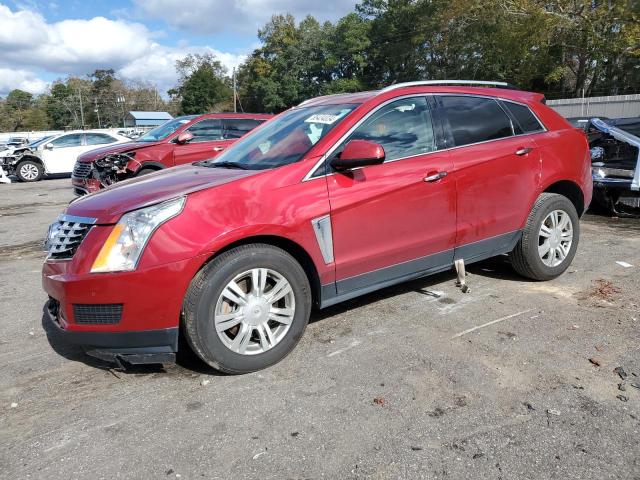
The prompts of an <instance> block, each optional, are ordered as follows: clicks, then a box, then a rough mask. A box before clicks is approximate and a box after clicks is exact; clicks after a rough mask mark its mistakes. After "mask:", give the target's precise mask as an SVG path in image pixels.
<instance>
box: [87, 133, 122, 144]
mask: <svg viewBox="0 0 640 480" xmlns="http://www.w3.org/2000/svg"><path fill="white" fill-rule="evenodd" d="M84 136H85V140H86V142H87V145H105V144H107V143H113V142H115V141H116V139H115V138H113V137H112V136H110V135H107V134H105V133H85V134H84Z"/></svg>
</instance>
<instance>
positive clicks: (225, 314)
mask: <svg viewBox="0 0 640 480" xmlns="http://www.w3.org/2000/svg"><path fill="white" fill-rule="evenodd" d="M310 313H311V288H310V286H309V279H308V278H307V275H306V273H305V271H304V269H303V268H302V267H301V266H300V264H299V263H298V262H297V261H296V260H295V259H294V258H293V257H292V256H291V255H289V254H288V253H287V252H285V251H284V250H282V249H280V248H278V247H275V246H273V245H266V244H251V245H242V246H239V247H236V248H233V249H231V250H228V251H226V252H224V253H222V254H220V255H219V256H218V257H216V258H214V259H213V260H212V261H211V262H209V263H208V264H207V265H205V266H204V267H203V269H202V270H201V271H200V272H198V274H197V275H196V276H195V277H194V279H193V280H192V281H191V285H190V286H189V289H188V290H187V294H186V296H185V299H184V304H183V327H184V332H185V334H186V337H187V340H188V342H189V345H190V346H191V348H192V350H193V351H194V352H195V353H196V354H197V355H198V356H199V357H200V358H201V359H202V360H204V361H205V362H206V363H208V364H209V365H211V366H212V367H214V368H217V369H218V370H221V371H223V372H227V373H247V372H252V371H255V370H260V369H262V368H266V367H268V366H270V365H273V364H274V363H276V362H279V361H280V360H282V359H283V358H284V357H285V356H286V355H287V354H288V353H289V352H291V350H293V348H294V347H295V346H296V344H297V343H298V341H299V340H300V337H301V336H302V334H303V332H304V330H305V328H306V326H307V323H308V321H309V315H310Z"/></svg>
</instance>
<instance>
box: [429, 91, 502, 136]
mask: <svg viewBox="0 0 640 480" xmlns="http://www.w3.org/2000/svg"><path fill="white" fill-rule="evenodd" d="M440 101H441V102H442V110H443V113H444V115H445V117H446V118H447V119H448V120H449V126H450V127H451V134H452V135H453V141H454V142H455V146H456V147H459V146H461V145H469V144H472V143H479V142H486V141H487V140H496V139H498V138H504V137H510V136H512V135H513V128H512V126H511V120H509V117H508V116H507V114H506V113H504V111H503V110H502V108H500V105H498V102H496V101H495V100H493V99H491V98H479V97H468V96H442V97H440Z"/></svg>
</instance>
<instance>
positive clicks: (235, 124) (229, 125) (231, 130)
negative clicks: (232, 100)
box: [222, 118, 263, 139]
mask: <svg viewBox="0 0 640 480" xmlns="http://www.w3.org/2000/svg"><path fill="white" fill-rule="evenodd" d="M262 122H263V120H254V119H252V118H225V119H224V120H223V121H222V123H223V125H224V138H226V139H234V138H240V137H244V136H245V135H246V134H247V133H249V132H250V131H251V130H253V129H254V128H256V127H257V126H258V125H260V124H261V123H262Z"/></svg>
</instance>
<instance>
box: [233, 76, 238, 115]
mask: <svg viewBox="0 0 640 480" xmlns="http://www.w3.org/2000/svg"><path fill="white" fill-rule="evenodd" d="M233 113H238V109H237V108H236V67H233Z"/></svg>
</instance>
